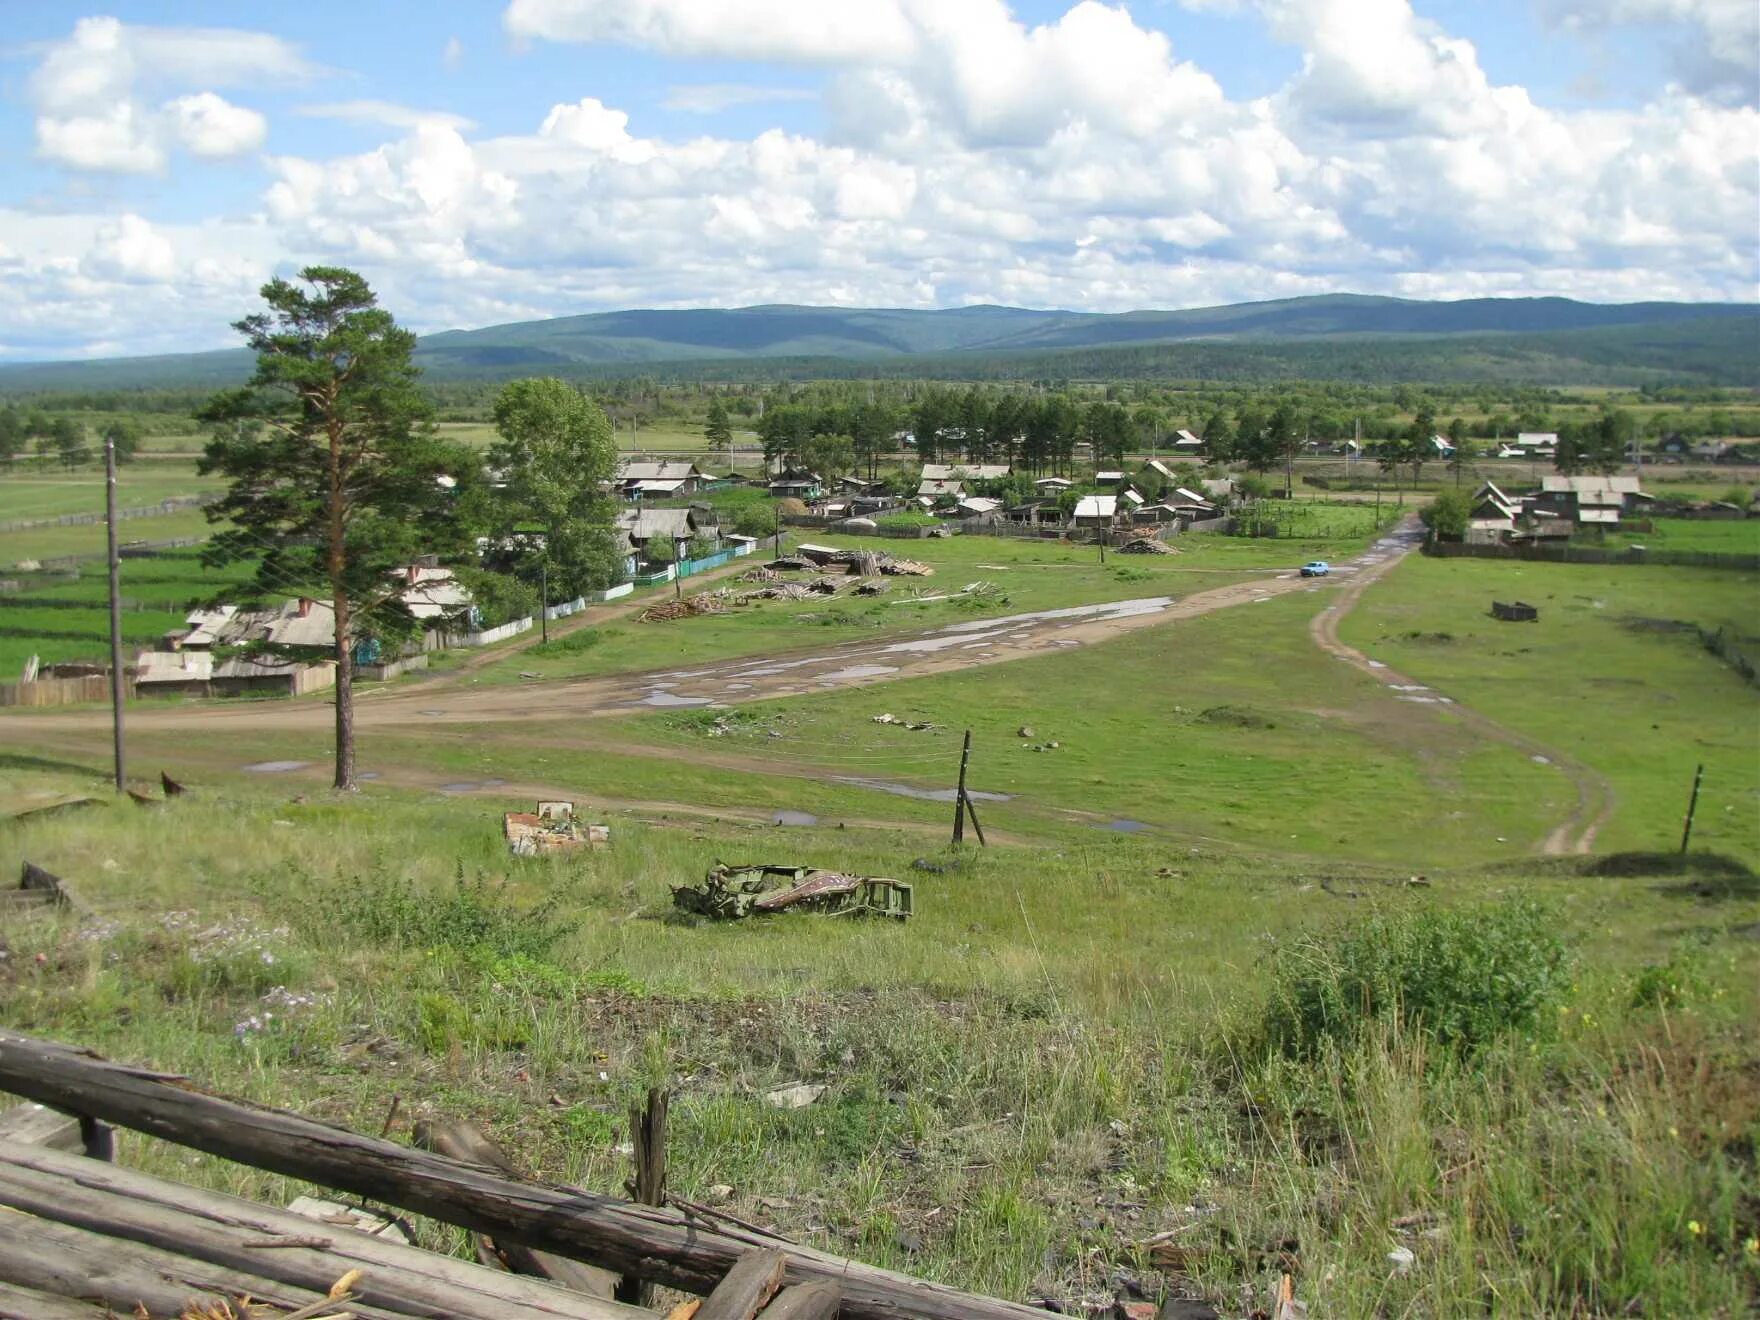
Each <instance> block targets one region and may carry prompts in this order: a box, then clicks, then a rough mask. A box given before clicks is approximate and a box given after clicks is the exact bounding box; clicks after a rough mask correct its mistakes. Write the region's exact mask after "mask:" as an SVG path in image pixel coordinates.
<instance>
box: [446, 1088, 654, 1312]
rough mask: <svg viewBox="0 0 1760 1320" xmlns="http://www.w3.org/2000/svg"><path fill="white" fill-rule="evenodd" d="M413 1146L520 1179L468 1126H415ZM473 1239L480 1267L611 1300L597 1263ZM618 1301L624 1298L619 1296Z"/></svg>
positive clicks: (609, 1278)
mask: <svg viewBox="0 0 1760 1320" xmlns="http://www.w3.org/2000/svg"><path fill="white" fill-rule="evenodd" d="M415 1142H416V1145H418V1146H420V1147H421V1148H422V1149H423V1150H431V1151H433V1152H434V1153H435V1154H437V1155H444V1156H446V1157H447V1158H448V1159H454V1160H460V1161H462V1162H464V1163H466V1164H477V1165H481V1166H482V1167H483V1168H485V1169H488V1170H490V1171H491V1172H493V1173H497V1174H500V1175H501V1176H502V1177H503V1178H510V1179H514V1180H520V1179H522V1178H523V1177H524V1175H523V1174H521V1173H520V1171H519V1170H518V1169H516V1168H515V1167H514V1165H513V1161H512V1160H510V1159H508V1158H507V1152H506V1151H504V1150H502V1149H501V1147H500V1146H498V1145H496V1144H495V1143H494V1142H493V1141H492V1140H490V1139H489V1137H488V1135H487V1134H486V1133H484V1132H483V1130H482V1129H481V1128H479V1127H477V1126H475V1125H474V1124H471V1123H443V1124H439V1125H436V1124H433V1123H428V1122H425V1121H423V1122H418V1123H417V1124H416V1125H415ZM474 1236H475V1238H476V1249H477V1259H478V1260H480V1261H482V1262H483V1264H485V1265H493V1266H495V1267H496V1268H499V1269H505V1270H511V1271H512V1272H513V1273H515V1274H528V1275H531V1276H532V1277H534V1278H538V1279H549V1280H551V1281H552V1282H554V1283H559V1284H561V1285H562V1286H563V1287H564V1288H573V1289H574V1290H575V1291H576V1292H582V1293H585V1294H586V1295H587V1296H589V1297H603V1298H606V1299H610V1298H611V1297H612V1296H613V1294H614V1293H615V1291H616V1288H617V1277H618V1276H617V1275H615V1274H613V1273H612V1272H611V1271H610V1270H602V1269H600V1268H599V1267H598V1266H596V1265H583V1264H582V1263H581V1262H580V1261H578V1260H570V1259H569V1258H568V1257H566V1256H558V1255H555V1254H554V1253H552V1252H548V1251H538V1250H535V1249H534V1248H532V1247H528V1246H526V1244H525V1243H523V1242H513V1241H499V1240H497V1239H495V1238H493V1237H491V1236H489V1235H488V1234H487V1233H477V1234H475V1235H474ZM617 1300H619V1301H624V1300H627V1299H625V1298H621V1297H620V1298H618V1299H617Z"/></svg>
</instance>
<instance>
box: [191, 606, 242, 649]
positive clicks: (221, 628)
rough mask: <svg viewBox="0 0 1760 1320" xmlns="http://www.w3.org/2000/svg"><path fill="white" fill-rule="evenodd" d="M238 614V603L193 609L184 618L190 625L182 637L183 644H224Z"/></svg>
mask: <svg viewBox="0 0 1760 1320" xmlns="http://www.w3.org/2000/svg"><path fill="white" fill-rule="evenodd" d="M237 614H238V606H236V605H221V606H218V607H216V608H214V609H211V610H191V611H190V612H189V613H188V614H186V615H185V616H184V619H183V621H184V622H185V623H187V624H188V625H189V631H188V632H186V633H185V634H184V635H183V638H182V641H183V645H185V646H220V645H223V644H224V639H225V637H226V635H227V632H228V630H229V629H230V628H231V627H232V621H233V619H234V617H235V616H236V615H237Z"/></svg>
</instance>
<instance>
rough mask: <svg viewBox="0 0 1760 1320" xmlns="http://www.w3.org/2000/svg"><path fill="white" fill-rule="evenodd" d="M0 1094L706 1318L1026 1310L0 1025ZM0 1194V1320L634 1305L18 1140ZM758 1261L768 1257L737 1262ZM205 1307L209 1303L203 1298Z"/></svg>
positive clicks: (586, 1310)
mask: <svg viewBox="0 0 1760 1320" xmlns="http://www.w3.org/2000/svg"><path fill="white" fill-rule="evenodd" d="M0 1090H4V1091H10V1092H12V1093H14V1094H17V1095H21V1096H25V1097H27V1098H28V1099H31V1100H35V1101H37V1102H39V1103H41V1104H44V1105H47V1106H49V1107H51V1108H54V1109H57V1110H61V1111H63V1112H66V1113H70V1114H75V1115H78V1116H80V1118H81V1122H82V1128H84V1127H86V1126H88V1125H89V1126H92V1127H100V1126H102V1124H104V1123H114V1124H116V1125H118V1126H121V1127H127V1128H132V1129H134V1130H136V1131H140V1132H145V1133H148V1134H150V1135H151V1136H154V1137H158V1138H160V1139H163V1140H167V1141H173V1142H177V1143H179V1144H182V1145H185V1146H189V1147H193V1148H194V1149H196V1150H201V1151H206V1152H207V1153H209V1154H211V1155H216V1156H220V1157H221V1158H225V1159H231V1160H235V1161H237V1162H239V1163H241V1164H247V1165H250V1166H251V1167H253V1168H257V1169H264V1170H268V1171H270V1172H273V1173H280V1174H285V1175H286V1176H288V1177H292V1178H297V1179H301V1180H304V1181H307V1182H313V1183H317V1184H320V1185H322V1186H326V1187H330V1188H333V1189H336V1190H338V1191H341V1192H347V1193H352V1194H353V1195H355V1196H358V1197H362V1198H365V1199H367V1200H369V1201H372V1202H374V1203H378V1204H384V1205H390V1206H395V1207H399V1208H401V1209H403V1210H406V1211H409V1212H412V1213H415V1214H420V1215H427V1216H429V1217H431V1218H433V1219H437V1220H439V1221H440V1222H442V1223H446V1224H452V1225H456V1226H457V1227H460V1228H464V1229H468V1230H470V1231H472V1232H476V1233H481V1234H485V1235H487V1236H489V1237H490V1238H491V1239H492V1240H493V1242H494V1244H495V1246H496V1248H498V1249H502V1250H504V1249H505V1248H506V1247H507V1245H508V1244H510V1243H512V1244H519V1245H521V1246H523V1247H525V1248H527V1249H530V1250H532V1251H536V1252H547V1253H550V1254H552V1255H554V1256H558V1257H562V1258H565V1259H567V1260H572V1261H580V1262H585V1263H587V1264H590V1265H595V1266H598V1267H600V1268H601V1269H605V1270H611V1271H615V1272H617V1273H619V1274H621V1275H623V1276H625V1277H626V1278H630V1277H634V1278H638V1279H641V1280H643V1281H645V1282H650V1283H656V1284H662V1285H665V1286H667V1287H672V1288H678V1289H682V1290H684V1291H686V1292H692V1293H697V1294H699V1295H703V1294H707V1295H708V1296H707V1300H705V1301H703V1302H702V1303H701V1304H700V1309H696V1308H692V1310H693V1311H694V1313H695V1314H697V1315H700V1316H702V1317H703V1318H704V1320H728V1317H730V1316H732V1317H736V1318H737V1320H752V1318H753V1316H755V1315H758V1314H762V1315H765V1316H766V1317H769V1320H827V1318H828V1317H829V1315H830V1314H831V1313H832V1309H833V1307H834V1306H835V1310H836V1312H837V1314H839V1315H841V1316H843V1317H846V1320H1035V1318H1041V1320H1042V1316H1043V1312H1041V1311H1037V1310H1035V1309H1033V1308H1030V1307H1026V1306H1022V1305H1018V1304H1015V1303H1011V1302H1004V1301H1000V1300H997V1299H995V1298H987V1297H980V1296H977V1295H975V1294H972V1293H967V1292H963V1291H961V1290H960V1289H958V1288H953V1287H950V1286H948V1285H946V1284H940V1283H934V1282H931V1281H929V1280H926V1279H918V1278H913V1277H911V1276H909V1275H905V1274H899V1273H897V1272H894V1271H891V1270H884V1269H879V1268H876V1267H874V1266H871V1265H864V1264H862V1263H860V1262H858V1261H853V1260H849V1259H845V1258H843V1257H838V1256H833V1255H830V1254H829V1253H826V1252H822V1251H817V1250H814V1249H812V1248H810V1247H803V1246H798V1245H795V1244H792V1243H784V1242H780V1241H778V1240H777V1239H775V1238H774V1237H773V1236H771V1235H769V1234H766V1233H763V1232H761V1231H759V1230H755V1229H752V1228H749V1227H746V1226H744V1225H741V1224H738V1223H736V1222H733V1221H731V1220H728V1219H725V1218H722V1217H718V1216H715V1215H713V1214H711V1213H709V1212H706V1211H705V1210H704V1209H703V1208H702V1207H696V1206H690V1205H688V1203H684V1204H685V1205H686V1208H685V1209H684V1210H682V1211H681V1210H675V1209H671V1208H667V1207H661V1206H647V1205H638V1204H631V1203H629V1202H625V1201H619V1200H615V1199H612V1198H610V1197H605V1196H598V1195H595V1194H593V1193H590V1192H586V1191H583V1190H581V1189H579V1188H573V1187H557V1186H551V1185H546V1184H543V1183H533V1182H524V1181H520V1180H517V1179H515V1178H511V1177H509V1176H507V1174H506V1172H505V1171H497V1170H496V1169H494V1168H490V1167H485V1165H484V1164H483V1163H480V1162H476V1161H473V1162H468V1163H467V1162H464V1161H460V1160H456V1159H450V1158H447V1157H445V1156H443V1155H439V1154H434V1153H430V1152H427V1151H422V1150H412V1149H410V1148H408V1147H405V1146H399V1145H397V1144H395V1143H393V1142H390V1141H386V1140H383V1139H380V1138H375V1137H368V1136H363V1135H360V1134H358V1133H354V1132H349V1131H347V1130H345V1129H342V1128H336V1127H331V1126H329V1125H327V1124H323V1123H317V1122H313V1121H312V1120H310V1119H307V1118H304V1117H301V1116H300V1115H298V1114H293V1113H288V1112H286V1111H283V1110H276V1109H265V1108H260V1107H257V1106H254V1105H248V1104H242V1103H239V1102H237V1101H232V1100H227V1099H223V1098H221V1097H219V1096H214V1095H210V1094H207V1093H206V1092H204V1091H202V1090H200V1089H199V1088H198V1087H196V1086H195V1085H194V1084H192V1083H191V1082H190V1081H189V1080H188V1079H187V1078H183V1077H178V1076H173V1075H167V1074H164V1073H157V1072H152V1071H149V1070H145V1069H140V1068H132V1067H128V1066H126V1065H123V1064H117V1063H111V1062H109V1061H107V1060H104V1059H101V1058H99V1057H97V1056H96V1055H93V1054H91V1053H90V1052H88V1051H83V1050H80V1049H77V1048H74V1047H71V1046H67V1045H62V1044H58V1043H56V1042H53V1041H47V1040H41V1039H38V1038H35V1037H31V1036H25V1035H21V1034H19V1033H17V1032H12V1031H4V1030H0ZM88 1149H90V1146H89V1145H88ZM0 1206H5V1207H8V1208H10V1209H11V1210H13V1211H17V1212H18V1213H16V1214H0V1279H4V1280H7V1281H8V1282H7V1284H5V1285H0V1316H11V1315H19V1316H30V1317H54V1318H55V1320H61V1318H63V1317H72V1316H78V1317H80V1320H98V1315H99V1314H100V1312H97V1311H94V1310H92V1309H91V1306H90V1305H89V1304H91V1303H96V1304H98V1305H99V1306H108V1307H109V1308H110V1309H112V1310H114V1311H118V1312H121V1313H123V1314H140V1313H142V1312H137V1311H136V1306H137V1304H142V1305H143V1310H144V1314H146V1315H148V1316H154V1315H166V1316H178V1315H180V1314H182V1310H181V1308H182V1307H183V1305H184V1303H185V1301H187V1300H189V1299H190V1298H191V1297H192V1296H196V1297H199V1296H200V1295H203V1294H207V1295H212V1296H217V1297H219V1298H220V1299H222V1300H224V1301H226V1304H227V1305H232V1303H233V1301H237V1300H239V1299H242V1298H244V1297H249V1298H250V1299H252V1301H254V1302H256V1303H263V1302H268V1303H271V1304H272V1305H273V1306H274V1307H275V1308H277V1309H275V1310H272V1311H271V1310H268V1308H266V1307H264V1308H261V1309H260V1310H259V1311H258V1312H257V1314H268V1315H281V1316H282V1317H283V1320H293V1317H294V1315H296V1314H297V1315H303V1316H318V1315H330V1316H337V1317H341V1316H350V1317H360V1320H385V1318H388V1317H396V1316H431V1317H438V1316H457V1317H462V1318H463V1320H475V1318H476V1317H483V1318H484V1320H487V1318H488V1317H491V1316H493V1317H498V1318H499V1317H509V1318H510V1320H537V1318H538V1317H555V1316H585V1317H594V1318H596V1320H638V1318H640V1317H652V1315H653V1313H652V1312H647V1311H642V1310H639V1309H636V1308H632V1307H628V1306H623V1305H620V1304H618V1303H616V1302H610V1301H605V1300H602V1299H598V1298H594V1297H590V1296H587V1295H585V1294H584V1293H581V1292H576V1291H574V1290H572V1289H568V1288H561V1287H558V1286H557V1285H556V1284H554V1283H551V1282H546V1281H545V1280H542V1279H537V1278H527V1277H523V1276H520V1275H515V1274H499V1273H496V1272H494V1271H492V1270H489V1269H486V1268H485V1267H483V1266H480V1265H475V1264H471V1263H468V1262H464V1261H458V1260H453V1259H451V1258H448V1257H442V1256H435V1255H431V1254H429V1253H426V1252H422V1251H420V1250H418V1249H416V1248H413V1247H402V1246H399V1245H397V1244H395V1243H390V1242H386V1241H383V1240H382V1239H379V1238H375V1237H371V1236H368V1235H366V1234H362V1233H356V1232H354V1231H353V1230H351V1229H346V1228H337V1229H336V1230H335V1231H329V1229H328V1226H327V1225H320V1224H314V1222H313V1221H311V1220H309V1219H303V1218H301V1217H299V1216H297V1215H292V1214H289V1213H288V1212H286V1211H282V1210H277V1209H271V1208H269V1207H265V1206H261V1205H256V1204H254V1203H251V1202H248V1201H241V1200H238V1199H237V1198H234V1197H229V1196H223V1195H221V1194H219V1193H215V1192H207V1191H202V1190H200V1189H197V1188H193V1187H186V1186H183V1185H181V1184H177V1183H169V1182H165V1181H163V1180H160V1179H155V1178H152V1177H150V1176H148V1175H146V1174H141V1173H137V1172H134V1171H131V1170H126V1169H119V1168H115V1167H113V1166H111V1165H108V1164H105V1163H101V1162H98V1161H96V1160H92V1159H88V1158H84V1157H80V1156H74V1155H66V1154H63V1153H60V1152H57V1151H51V1150H45V1149H41V1148H35V1147H22V1146H19V1145H18V1144H17V1143H16V1142H0ZM315 1228H316V1229H320V1230H323V1231H321V1232H317V1233H314V1231H313V1230H314V1229H315ZM755 1253H760V1254H761V1253H768V1255H766V1257H765V1259H764V1260H763V1261H761V1262H759V1263H744V1262H745V1259H746V1258H747V1257H749V1256H752V1255H754V1254H755ZM357 1271H358V1272H357ZM754 1278H755V1279H756V1282H754ZM802 1285H810V1286H809V1287H807V1288H805V1289H804V1290H803V1288H802V1287H801V1286H802ZM779 1286H780V1287H781V1289H782V1291H780V1292H779V1291H777V1288H778V1287H779ZM8 1288H9V1289H10V1292H8V1291H6V1289H8ZM724 1289H725V1293H724ZM227 1299H231V1300H227ZM833 1299H836V1300H835V1301H834V1300H833ZM76 1303H77V1305H76ZM785 1303H786V1305H784V1304H785ZM691 1305H692V1304H690V1303H686V1307H687V1308H690V1307H691ZM82 1307H83V1308H84V1309H81V1308H82ZM778 1307H780V1308H782V1309H781V1310H777V1309H776V1308H778ZM760 1308H762V1309H761V1310H760ZM214 1313H218V1314H225V1312H224V1311H220V1310H218V1307H216V1308H215V1311H214ZM236 1313H237V1312H236V1311H235V1314H236ZM247 1313H248V1312H247ZM681 1320H682V1317H681Z"/></svg>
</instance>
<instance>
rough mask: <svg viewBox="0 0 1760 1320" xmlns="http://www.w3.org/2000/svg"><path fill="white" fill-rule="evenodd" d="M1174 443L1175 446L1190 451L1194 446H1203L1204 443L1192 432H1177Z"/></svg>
mask: <svg viewBox="0 0 1760 1320" xmlns="http://www.w3.org/2000/svg"><path fill="white" fill-rule="evenodd" d="M1173 443H1174V444H1175V445H1183V446H1185V447H1186V448H1188V449H1189V448H1192V447H1193V446H1199V445H1202V444H1203V443H1204V442H1203V441H1202V440H1200V439H1198V437H1197V436H1195V435H1193V434H1192V433H1191V432H1190V431H1175V432H1174V441H1173Z"/></svg>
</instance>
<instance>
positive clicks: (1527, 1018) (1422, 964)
mask: <svg viewBox="0 0 1760 1320" xmlns="http://www.w3.org/2000/svg"><path fill="white" fill-rule="evenodd" d="M1553 924H1554V923H1553V921H1552V919H1551V918H1550V916H1549V914H1548V913H1547V912H1546V911H1545V909H1544V908H1542V907H1541V906H1540V905H1539V904H1536V903H1531V902H1527V901H1523V900H1516V901H1513V902H1510V903H1506V904H1502V905H1500V906H1496V907H1488V908H1481V909H1477V910H1472V911H1464V912H1426V913H1421V914H1417V915H1404V916H1375V917H1371V918H1370V919H1369V920H1368V921H1367V922H1366V923H1364V924H1363V925H1362V926H1361V927H1359V928H1357V929H1356V930H1353V931H1351V932H1349V933H1347V934H1345V935H1344V936H1342V937H1338V936H1325V937H1323V936H1320V935H1308V936H1306V937H1304V938H1302V939H1300V940H1299V941H1297V943H1296V945H1295V947H1294V948H1292V949H1290V950H1288V951H1286V952H1285V953H1283V955H1282V956H1281V958H1280V960H1279V964H1278V974H1277V979H1276V984H1275V986H1274V988H1273V992H1272V996H1271V1002H1270V1004H1269V1005H1268V1006H1267V1008H1266V1011H1265V1020H1264V1028H1265V1035H1266V1038H1267V1042H1268V1043H1269V1044H1270V1045H1271V1046H1272V1047H1273V1048H1276V1049H1278V1050H1281V1051H1282V1052H1283V1053H1285V1054H1290V1055H1296V1056H1312V1055H1314V1054H1316V1053H1318V1052H1320V1050H1321V1049H1323V1047H1324V1046H1325V1045H1326V1044H1327V1043H1328V1042H1337V1043H1339V1044H1350V1043H1352V1042H1353V1041H1355V1040H1356V1039H1357V1038H1358V1037H1359V1036H1361V1035H1362V1034H1363V1033H1364V1032H1365V1030H1367V1029H1369V1028H1371V1027H1378V1026H1379V1027H1385V1026H1394V1027H1397V1028H1399V1029H1401V1030H1402V1031H1404V1032H1406V1033H1411V1034H1421V1035H1423V1036H1424V1037H1426V1038H1427V1039H1428V1040H1429V1041H1431V1042H1432V1043H1433V1044H1434V1045H1436V1046H1439V1047H1440V1048H1441V1052H1444V1053H1453V1054H1456V1055H1461V1056H1464V1055H1468V1054H1471V1053H1473V1052H1474V1051H1475V1050H1477V1049H1479V1048H1480V1047H1481V1046H1483V1045H1485V1044H1487V1043H1488V1042H1490V1041H1492V1040H1494V1039H1496V1038H1497V1037H1499V1036H1501V1035H1504V1034H1505V1033H1508V1032H1531V1031H1533V1030H1535V1029H1536V1028H1537V1027H1538V1026H1539V1025H1540V1024H1541V1023H1542V1021H1543V1020H1544V1018H1543V1014H1542V1009H1544V1008H1545V1007H1547V1006H1548V1005H1549V1004H1550V1003H1551V1002H1552V1001H1553V1000H1555V999H1556V998H1557V997H1558V996H1559V994H1560V993H1561V992H1562V990H1563V988H1564V986H1565V984H1566V980H1567V976H1568V960H1567V956H1566V949H1565V944H1564V941H1563V940H1562V939H1560V938H1559V936H1558V935H1556V934H1555V933H1553Z"/></svg>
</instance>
